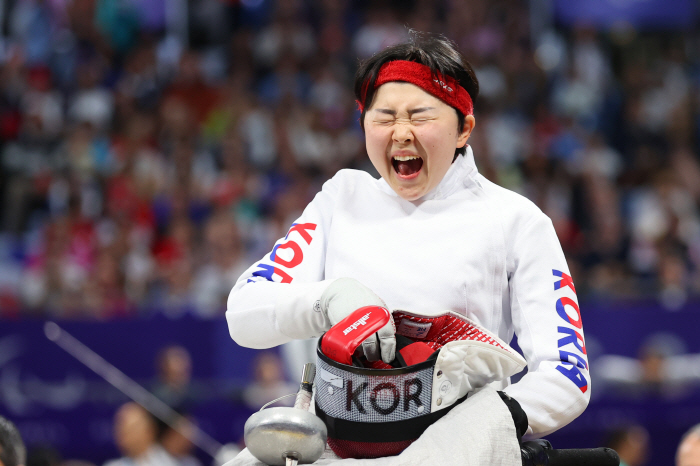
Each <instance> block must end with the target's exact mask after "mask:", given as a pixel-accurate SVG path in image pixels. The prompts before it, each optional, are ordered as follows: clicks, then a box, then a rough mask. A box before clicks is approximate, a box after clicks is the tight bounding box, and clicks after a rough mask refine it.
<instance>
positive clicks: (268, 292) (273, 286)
mask: <svg viewBox="0 0 700 466" xmlns="http://www.w3.org/2000/svg"><path fill="white" fill-rule="evenodd" d="M338 185H339V180H338V176H336V177H334V178H333V179H331V180H329V181H327V182H326V183H325V184H324V185H323V189H322V190H321V192H319V193H318V194H317V195H316V197H314V199H313V201H311V203H309V205H308V206H307V207H306V209H304V212H303V213H302V215H301V216H300V217H299V218H298V219H297V220H296V221H295V222H294V223H293V224H292V226H291V227H290V228H289V231H288V232H287V234H286V235H285V236H284V237H283V238H281V239H279V240H278V241H277V242H276V243H275V245H274V247H273V248H272V251H271V252H270V253H269V254H266V255H265V256H264V257H263V258H262V259H261V260H260V261H258V262H256V263H255V264H253V265H252V266H251V267H250V268H249V269H248V270H246V271H245V272H244V273H243V275H241V277H240V278H239V279H238V281H237V282H236V284H235V286H234V287H233V289H232V290H231V293H230V294H229V297H228V304H227V310H226V320H227V321H228V328H229V333H230V334H231V338H233V340H235V341H236V343H238V344H239V345H241V346H246V347H250V348H270V347H272V346H276V345H280V344H283V343H287V342H288V341H291V340H294V339H305V338H311V337H314V336H319V335H321V334H322V333H323V332H324V331H325V330H327V329H328V328H330V323H329V321H328V317H327V316H326V314H325V313H324V312H321V309H320V303H319V301H320V298H321V295H322V294H323V292H324V291H325V289H326V287H328V285H330V283H331V282H332V280H325V259H326V246H327V242H328V232H329V229H330V225H331V219H332V215H333V209H334V206H335V200H336V197H337V194H338Z"/></svg>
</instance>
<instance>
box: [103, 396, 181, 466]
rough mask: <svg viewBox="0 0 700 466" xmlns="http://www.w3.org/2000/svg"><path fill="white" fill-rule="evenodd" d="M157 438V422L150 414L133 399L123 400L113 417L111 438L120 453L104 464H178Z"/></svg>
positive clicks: (155, 465) (121, 465)
mask: <svg viewBox="0 0 700 466" xmlns="http://www.w3.org/2000/svg"><path fill="white" fill-rule="evenodd" d="M157 438H158V425H157V423H156V420H155V419H154V418H153V416H151V414H150V413H149V412H148V411H146V410H145V409H144V408H143V407H142V406H140V405H138V404H136V403H134V402H128V403H125V404H123V405H122V406H121V407H119V409H118V410H117V413H116V415H115V417H114V440H115V443H116V445H117V448H118V449H119V451H120V452H121V453H122V455H124V456H122V457H121V458H118V459H114V460H110V461H107V462H106V463H105V464H104V466H133V465H134V464H136V465H138V466H179V465H178V462H177V460H176V459H175V458H173V456H172V455H170V453H168V452H167V451H166V450H165V449H164V448H163V447H162V446H161V445H160V444H159V443H158V440H157Z"/></svg>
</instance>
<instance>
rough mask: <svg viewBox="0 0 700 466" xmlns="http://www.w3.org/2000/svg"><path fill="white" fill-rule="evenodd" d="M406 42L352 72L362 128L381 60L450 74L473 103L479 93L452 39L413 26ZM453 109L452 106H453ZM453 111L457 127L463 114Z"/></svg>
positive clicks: (471, 71) (474, 79) (375, 56)
mask: <svg viewBox="0 0 700 466" xmlns="http://www.w3.org/2000/svg"><path fill="white" fill-rule="evenodd" d="M408 35H409V40H408V42H405V43H402V44H397V45H393V46H391V47H387V48H386V49H384V50H382V51H381V52H377V53H376V54H374V55H372V56H371V57H370V58H368V59H366V60H364V61H363V62H361V63H360V67H359V68H358V70H357V73H356V74H355V99H357V100H358V101H360V102H361V103H362V104H363V110H362V115H361V116H360V125H361V126H362V129H363V130H364V120H365V112H366V111H367V109H368V108H369V107H370V106H371V105H372V100H373V99H374V93H375V89H374V83H375V82H376V81H377V75H378V74H379V69H380V68H381V67H382V65H384V63H387V62H390V61H394V60H406V61H413V62H416V63H420V64H421V65H425V66H427V67H428V68H430V70H431V71H432V72H433V74H435V75H438V74H441V75H443V76H450V77H452V78H454V79H456V80H457V82H458V83H459V84H460V85H461V86H462V87H463V88H464V89H465V90H466V91H467V93H468V94H469V97H471V99H472V102H473V103H474V104H476V99H477V97H478V96H479V81H478V80H477V79H476V74H475V73H474V69H472V66H471V64H470V63H469V62H468V61H467V60H466V59H465V58H464V57H463V56H462V54H461V53H460V52H459V50H458V49H457V46H456V45H455V43H454V42H452V41H451V40H449V39H447V38H446V37H445V36H442V35H435V34H428V33H423V32H419V31H415V30H413V29H411V30H409V31H408ZM365 83H367V93H366V95H365V96H364V101H363V100H362V90H363V88H364V86H365ZM453 108H454V107H453ZM455 111H456V112H457V124H458V130H459V131H462V129H463V128H464V121H465V115H464V114H463V113H462V112H460V111H459V110H457V109H455ZM465 151H466V146H465V147H460V148H458V149H457V150H456V151H455V157H457V155H459V154H464V152H465Z"/></svg>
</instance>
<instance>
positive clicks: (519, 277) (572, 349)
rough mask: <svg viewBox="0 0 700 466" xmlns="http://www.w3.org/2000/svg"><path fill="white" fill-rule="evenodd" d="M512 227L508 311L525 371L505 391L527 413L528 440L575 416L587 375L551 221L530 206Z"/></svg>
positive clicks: (586, 391) (572, 294) (571, 289)
mask: <svg viewBox="0 0 700 466" xmlns="http://www.w3.org/2000/svg"><path fill="white" fill-rule="evenodd" d="M512 232H513V233H512V235H511V236H510V247H511V249H510V251H509V253H508V263H507V267H508V284H509V289H510V304H511V313H512V319H513V326H514V329H515V333H516V335H517V337H518V344H519V346H520V348H521V349H522V350H523V355H524V356H525V359H526V360H527V362H528V372H527V374H526V375H525V376H524V377H523V378H522V379H521V380H520V381H518V382H517V383H515V384H513V385H511V386H509V387H507V388H506V389H505V392H506V393H508V395H510V396H511V397H513V398H515V399H516V400H517V401H518V402H519V403H520V405H521V406H522V408H523V410H524V411H525V413H527V417H528V421H529V428H528V431H527V434H526V436H525V438H526V439H529V438H536V437H542V436H545V435H547V434H549V433H551V432H553V431H555V430H557V429H559V428H560V427H563V426H564V425H566V424H568V423H569V422H571V421H573V420H574V419H575V418H576V417H578V416H579V415H580V414H581V413H582V412H583V410H584V409H585V408H586V406H587V405H588V401H589V399H590V394H591V390H590V387H591V383H590V380H591V379H590V375H589V371H588V358H587V356H586V345H585V340H584V335H583V328H582V323H581V312H580V309H579V306H578V300H577V298H576V288H575V286H574V283H573V281H572V279H571V274H570V272H569V268H568V266H567V264H566V259H565V257H564V253H563V251H562V248H561V245H560V243H559V240H558V238H557V235H556V232H555V230H554V227H553V225H552V222H551V220H550V219H549V218H548V217H547V216H546V215H545V214H543V213H542V212H541V211H539V210H537V211H536V212H535V211H532V212H531V215H529V216H528V218H527V219H526V220H523V222H522V225H521V226H517V227H516V228H514V229H513V230H512ZM507 236H508V235H507Z"/></svg>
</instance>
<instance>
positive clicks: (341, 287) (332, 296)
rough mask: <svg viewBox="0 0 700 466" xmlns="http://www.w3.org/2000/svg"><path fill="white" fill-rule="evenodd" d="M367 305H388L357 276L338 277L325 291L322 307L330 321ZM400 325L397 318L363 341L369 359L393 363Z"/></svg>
mask: <svg viewBox="0 0 700 466" xmlns="http://www.w3.org/2000/svg"><path fill="white" fill-rule="evenodd" d="M365 306H381V307H386V304H385V303H384V301H382V299H381V298H380V297H379V296H377V295H376V294H375V293H374V292H373V291H372V290H370V289H369V288H367V287H366V286H365V285H363V284H362V283H360V282H359V281H357V280H355V279H354V278H338V279H337V280H335V281H333V283H331V284H330V285H329V286H328V287H327V288H326V290H325V291H324V292H323V294H322V295H321V299H320V307H321V312H323V313H324V314H325V315H326V317H327V318H328V321H329V323H330V325H329V327H331V326H333V325H335V324H337V323H338V322H340V321H341V320H343V319H344V318H345V317H347V316H349V315H350V314H352V313H353V312H354V311H356V310H357V309H359V308H361V307H365ZM395 333H396V327H395V326H394V320H393V319H389V322H388V323H387V324H386V325H384V326H383V327H382V328H381V329H379V331H378V332H376V333H375V334H374V335H372V336H370V337H369V338H367V339H366V340H365V341H364V342H362V351H363V352H364V355H365V357H366V358H367V359H368V360H369V361H377V360H379V359H380V358H381V360H382V361H384V362H386V363H390V362H391V361H393V360H394V356H395V353H396V337H395Z"/></svg>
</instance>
